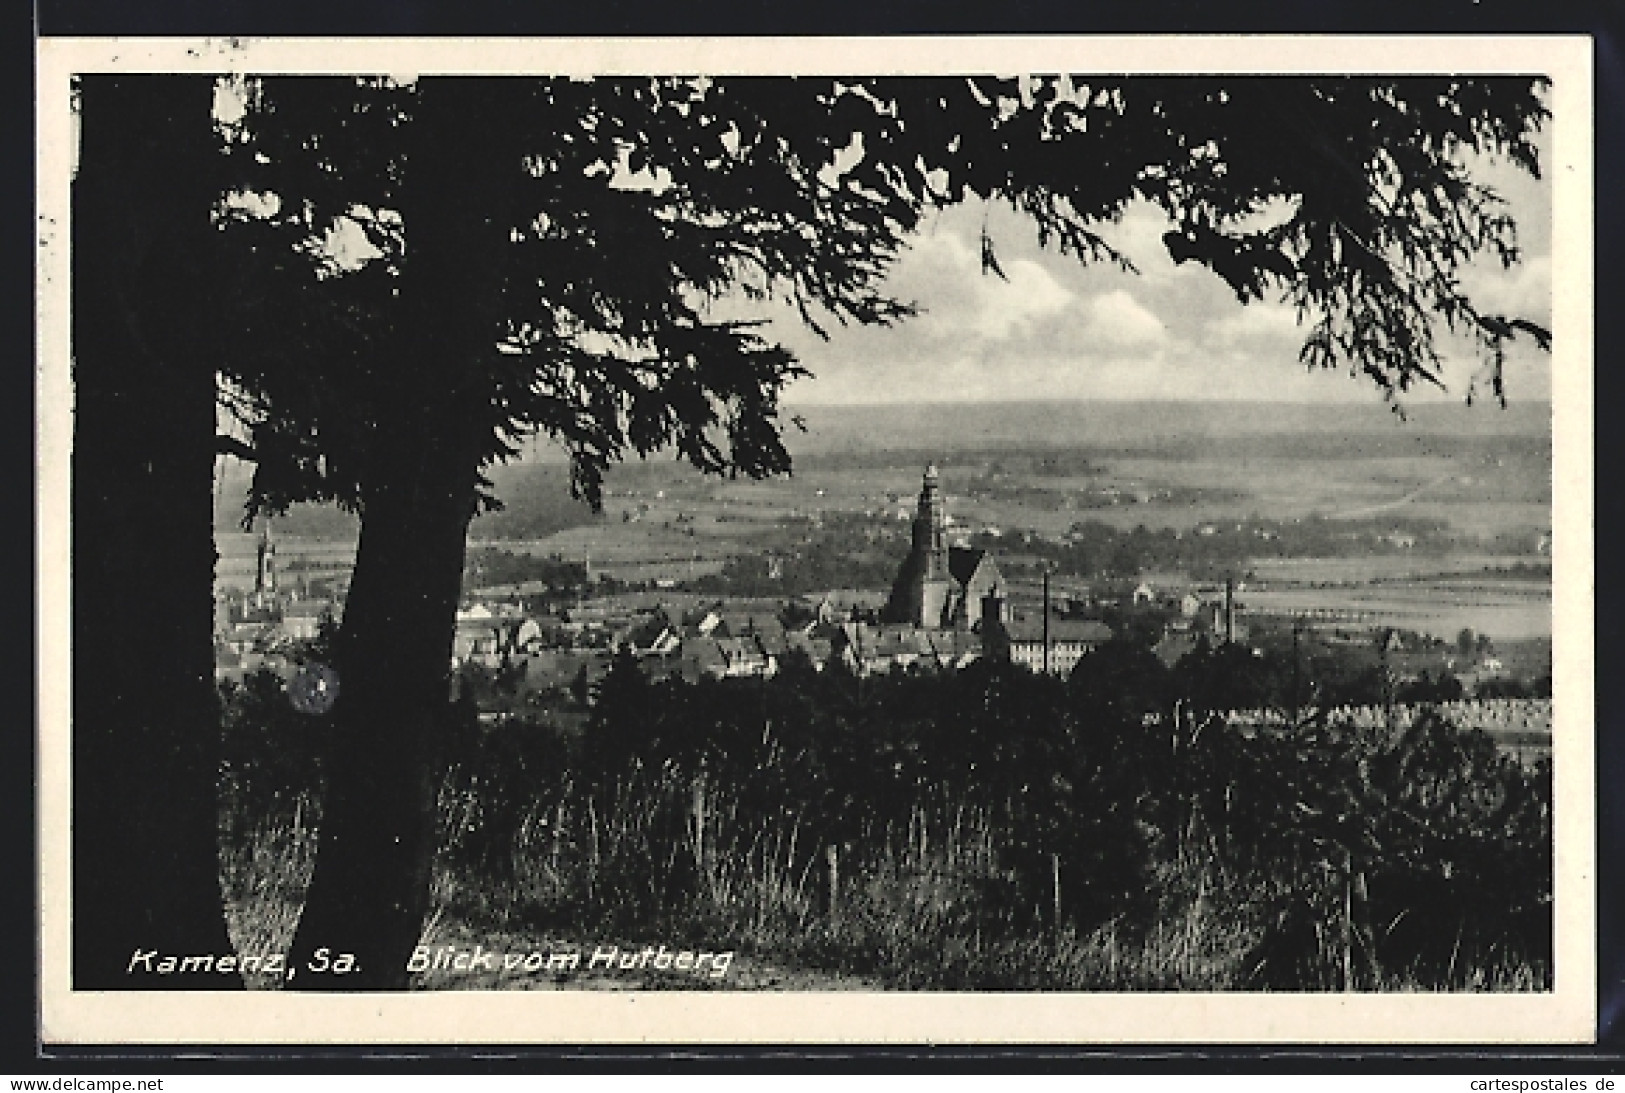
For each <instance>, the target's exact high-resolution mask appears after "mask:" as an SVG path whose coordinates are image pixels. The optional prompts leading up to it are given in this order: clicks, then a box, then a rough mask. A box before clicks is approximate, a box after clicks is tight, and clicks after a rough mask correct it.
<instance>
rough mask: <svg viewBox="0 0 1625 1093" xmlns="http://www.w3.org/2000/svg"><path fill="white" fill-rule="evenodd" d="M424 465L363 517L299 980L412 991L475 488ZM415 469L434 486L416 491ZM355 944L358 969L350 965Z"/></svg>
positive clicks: (296, 961)
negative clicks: (448, 482)
mask: <svg viewBox="0 0 1625 1093" xmlns="http://www.w3.org/2000/svg"><path fill="white" fill-rule="evenodd" d="M418 470H419V471H420V472H421V473H419V474H414V472H413V471H412V470H411V469H408V470H405V471H404V472H403V482H402V485H403V487H407V488H404V489H402V490H399V491H396V490H391V491H388V492H386V493H384V494H382V495H380V496H379V497H377V498H376V499H374V500H371V501H369V503H368V505H367V511H366V519H365V520H364V521H363V523H362V529H361V540H360V544H359V547H358V549H357V553H356V567H355V573H354V576H353V577H352V580H351V585H350V592H349V596H348V597H347V599H346V601H345V608H344V625H343V629H342V632H341V644H340V646H339V649H338V656H337V660H338V664H337V665H336V667H337V670H338V674H339V698H338V702H337V703H336V705H335V706H334V708H333V727H332V731H333V741H332V748H331V752H330V761H329V765H328V770H329V777H328V790H327V803H326V807H325V809H324V811H323V813H322V824H321V842H320V847H319V850H318V854H317V858H316V871H315V874H314V876H313V877H312V879H311V885H310V891H309V895H308V896H307V898H306V901H305V911H304V915H303V917H302V918H301V919H300V923H299V930H298V934H297V937H296V940H295V942H294V950H293V960H292V964H293V967H294V974H295V977H294V979H293V980H292V982H291V984H290V985H291V986H294V987H296V988H301V989H306V990H324V989H325V990H401V989H404V988H405V986H406V983H407V971H406V965H407V961H408V960H409V959H410V956H411V952H412V948H413V946H414V945H415V944H416V943H417V940H418V934H419V931H420V929H421V927H422V923H423V915H424V911H425V909H426V907H427V903H428V898H429V888H430V880H431V868H432V865H433V860H434V850H435V814H436V813H435V791H436V777H435V775H436V770H437V763H436V757H437V750H438V734H437V729H438V728H439V727H440V726H441V725H443V724H444V713H445V709H446V706H447V699H448V688H449V678H448V677H449V669H450V662H451V651H452V636H453V632H454V629H455V625H456V623H455V620H456V610H457V598H458V594H459V591H460V584H461V579H462V569H463V553H464V536H465V534H466V531H467V524H468V492H467V490H466V489H465V490H462V491H455V492H454V491H452V490H450V489H448V488H446V487H444V486H440V487H435V486H432V485H430V484H429V483H427V482H424V481H423V480H424V479H426V478H430V477H438V474H437V470H436V469H435V468H432V467H430V466H428V465H427V463H425V464H423V465H420V467H419V468H418ZM413 477H417V478H418V479H419V484H421V485H423V486H424V487H425V488H424V489H422V490H415V489H411V488H410V486H411V479H412V478H413ZM324 949H325V950H327V953H326V956H325V958H324V955H323V953H322V950H324ZM343 954H350V955H351V956H352V957H353V959H354V961H355V963H356V968H355V970H353V971H348V972H346V971H343V970H342V968H343V964H341V959H342V955H343ZM324 969H325V970H324Z"/></svg>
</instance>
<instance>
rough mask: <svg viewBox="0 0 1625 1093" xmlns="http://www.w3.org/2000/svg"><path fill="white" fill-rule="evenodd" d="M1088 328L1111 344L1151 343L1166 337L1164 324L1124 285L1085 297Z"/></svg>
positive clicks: (1165, 339)
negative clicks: (1123, 287) (1089, 324)
mask: <svg viewBox="0 0 1625 1093" xmlns="http://www.w3.org/2000/svg"><path fill="white" fill-rule="evenodd" d="M1089 318H1090V323H1091V327H1092V329H1091V332H1092V333H1094V334H1096V335H1098V336H1099V337H1100V338H1102V339H1104V340H1105V341H1106V342H1108V343H1109V344H1111V345H1116V346H1139V345H1155V344H1157V343H1160V342H1164V341H1167V340H1168V328H1167V327H1166V326H1164V325H1163V322H1162V320H1161V319H1159V318H1157V317H1156V316H1155V315H1153V314H1151V312H1149V311H1147V310H1146V309H1145V308H1144V307H1141V306H1140V303H1139V301H1138V300H1136V299H1135V298H1134V297H1133V296H1132V295H1131V294H1130V293H1129V291H1128V290H1127V289H1121V288H1120V289H1115V290H1113V291H1111V292H1108V293H1106V294H1105V295H1103V296H1096V297H1095V298H1094V299H1093V300H1091V301H1089Z"/></svg>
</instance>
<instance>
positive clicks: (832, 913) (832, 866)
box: [824, 843, 841, 922]
mask: <svg viewBox="0 0 1625 1093" xmlns="http://www.w3.org/2000/svg"><path fill="white" fill-rule="evenodd" d="M824 867H825V872H826V875H827V885H826V887H827V889H828V895H829V920H830V921H831V922H839V921H840V920H841V859H840V851H839V850H837V849H836V848H835V845H834V844H833V843H831V844H830V845H828V846H826V847H824Z"/></svg>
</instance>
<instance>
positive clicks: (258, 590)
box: [254, 520, 276, 599]
mask: <svg viewBox="0 0 1625 1093" xmlns="http://www.w3.org/2000/svg"><path fill="white" fill-rule="evenodd" d="M257 553H258V557H257V559H256V562H257V564H256V565H255V572H254V592H255V594H256V595H257V596H259V597H260V598H262V599H265V598H269V597H270V596H272V595H274V594H275V592H276V544H275V543H274V542H272V541H271V522H270V521H269V520H267V521H265V523H263V524H261V525H260V542H259V550H258V552H257Z"/></svg>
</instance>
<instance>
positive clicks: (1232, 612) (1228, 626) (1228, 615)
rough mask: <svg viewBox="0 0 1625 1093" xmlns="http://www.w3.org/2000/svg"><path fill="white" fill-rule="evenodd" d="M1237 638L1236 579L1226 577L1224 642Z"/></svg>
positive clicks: (1227, 642) (1228, 642) (1227, 643)
mask: <svg viewBox="0 0 1625 1093" xmlns="http://www.w3.org/2000/svg"><path fill="white" fill-rule="evenodd" d="M1235 640H1236V579H1235V578H1234V577H1226V578H1225V579H1224V643H1225V644H1226V645H1229V644H1230V643H1231V642H1233V641H1235Z"/></svg>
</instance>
